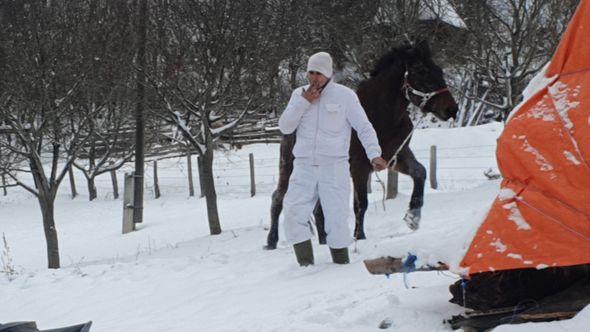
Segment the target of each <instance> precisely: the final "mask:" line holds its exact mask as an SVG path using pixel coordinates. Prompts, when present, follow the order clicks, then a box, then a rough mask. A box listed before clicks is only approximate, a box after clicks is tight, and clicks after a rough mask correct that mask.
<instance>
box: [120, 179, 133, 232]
mask: <svg viewBox="0 0 590 332" xmlns="http://www.w3.org/2000/svg"><path fill="white" fill-rule="evenodd" d="M134 180H135V179H134V176H133V172H130V173H125V189H124V191H123V234H126V233H129V232H132V231H134V230H135V223H134V222H133V211H134V207H133V182H134Z"/></svg>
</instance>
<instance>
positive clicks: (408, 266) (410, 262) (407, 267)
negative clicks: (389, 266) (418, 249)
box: [401, 252, 418, 289]
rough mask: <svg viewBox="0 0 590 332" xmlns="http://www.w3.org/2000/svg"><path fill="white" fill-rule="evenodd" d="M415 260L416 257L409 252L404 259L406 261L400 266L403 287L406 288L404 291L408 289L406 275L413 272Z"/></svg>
mask: <svg viewBox="0 0 590 332" xmlns="http://www.w3.org/2000/svg"><path fill="white" fill-rule="evenodd" d="M417 259H418V257H416V255H414V254H412V253H410V252H409V253H408V256H407V257H406V260H405V261H404V262H403V264H402V268H401V270H402V272H403V273H404V286H406V289H409V288H410V287H409V286H408V278H407V276H408V273H411V272H414V271H415V270H416V260H417Z"/></svg>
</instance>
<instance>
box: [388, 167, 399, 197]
mask: <svg viewBox="0 0 590 332" xmlns="http://www.w3.org/2000/svg"><path fill="white" fill-rule="evenodd" d="M397 183H398V173H397V171H396V170H394V169H393V167H389V168H387V195H386V196H385V199H394V198H395V197H396V196H397Z"/></svg>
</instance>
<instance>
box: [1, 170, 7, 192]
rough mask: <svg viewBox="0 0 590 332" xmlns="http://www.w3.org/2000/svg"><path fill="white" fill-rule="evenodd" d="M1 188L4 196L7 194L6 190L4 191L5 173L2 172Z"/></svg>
mask: <svg viewBox="0 0 590 332" xmlns="http://www.w3.org/2000/svg"><path fill="white" fill-rule="evenodd" d="M2 190H3V191H4V196H6V195H8V191H6V175H4V174H2Z"/></svg>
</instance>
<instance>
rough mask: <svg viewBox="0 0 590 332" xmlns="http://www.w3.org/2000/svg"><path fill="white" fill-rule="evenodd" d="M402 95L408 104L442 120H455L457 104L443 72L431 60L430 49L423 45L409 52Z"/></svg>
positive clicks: (412, 48) (424, 43) (420, 44)
mask: <svg viewBox="0 0 590 332" xmlns="http://www.w3.org/2000/svg"><path fill="white" fill-rule="evenodd" d="M406 52H407V57H406V59H405V62H406V68H405V72H404V78H403V80H404V82H403V85H402V92H403V93H404V95H405V97H406V98H407V99H408V101H409V102H411V103H412V104H414V105H415V106H417V107H419V108H420V109H421V110H422V111H423V112H430V113H432V114H434V115H435V116H436V117H438V118H439V119H441V120H444V121H446V120H448V119H449V118H453V119H454V118H455V116H456V114H457V110H458V107H457V103H456V102H455V99H454V98H453V96H452V95H451V93H450V92H449V89H448V88H447V84H446V83H445V80H444V77H443V71H442V69H441V68H440V67H439V66H437V65H436V64H435V63H434V62H433V61H432V56H431V53H430V48H429V47H428V44H427V43H426V42H420V43H418V44H416V45H415V46H413V47H411V48H408V49H407V51H406Z"/></svg>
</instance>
